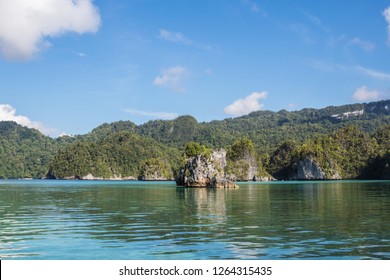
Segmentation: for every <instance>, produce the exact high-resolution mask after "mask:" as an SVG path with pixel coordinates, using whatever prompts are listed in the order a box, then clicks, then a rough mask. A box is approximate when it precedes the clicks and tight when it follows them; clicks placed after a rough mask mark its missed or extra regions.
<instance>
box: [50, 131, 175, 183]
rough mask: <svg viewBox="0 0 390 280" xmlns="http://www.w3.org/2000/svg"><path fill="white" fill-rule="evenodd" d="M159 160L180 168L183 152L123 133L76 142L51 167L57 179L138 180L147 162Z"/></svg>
mask: <svg viewBox="0 0 390 280" xmlns="http://www.w3.org/2000/svg"><path fill="white" fill-rule="evenodd" d="M152 158H158V159H162V160H164V161H166V162H167V163H169V165H170V166H173V167H177V164H178V161H179V152H178V150H176V149H172V148H169V147H166V146H164V145H163V144H161V143H158V142H156V141H155V140H153V139H151V138H149V137H141V136H139V135H137V134H134V133H131V132H127V131H120V132H116V133H113V134H109V135H108V136H107V137H104V138H103V139H101V140H99V141H97V142H76V143H73V144H70V145H68V146H67V147H66V148H65V149H63V150H61V151H60V152H59V153H58V154H57V155H55V156H54V159H53V160H52V162H51V165H50V171H49V174H50V176H51V177H54V178H66V177H71V178H83V177H84V176H87V175H88V174H91V175H93V176H94V177H98V178H115V177H118V178H138V177H139V176H142V175H143V174H142V172H144V171H145V170H143V171H142V166H143V165H145V161H147V160H150V159H152Z"/></svg>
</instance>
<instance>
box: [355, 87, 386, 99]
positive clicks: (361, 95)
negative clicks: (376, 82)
mask: <svg viewBox="0 0 390 280" xmlns="http://www.w3.org/2000/svg"><path fill="white" fill-rule="evenodd" d="M352 98H353V100H356V101H371V100H379V99H380V98H381V93H380V92H379V91H376V90H370V89H368V88H367V87H366V86H362V87H360V88H358V89H356V91H355V93H354V94H353V96H352Z"/></svg>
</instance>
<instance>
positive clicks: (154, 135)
mask: <svg viewBox="0 0 390 280" xmlns="http://www.w3.org/2000/svg"><path fill="white" fill-rule="evenodd" d="M389 131H390V100H386V101H380V102H372V103H368V104H353V105H345V106H337V107H336V106H332V107H327V108H324V109H320V110H317V109H303V110H300V111H294V112H288V111H285V110H282V111H279V112H271V111H257V112H253V113H251V114H249V115H246V116H242V117H238V118H233V119H225V120H222V121H212V122H208V123H198V122H197V121H196V119H194V118H193V117H191V116H181V117H178V118H177V119H175V120H169V121H162V120H157V121H150V122H147V123H145V124H143V125H139V126H137V125H135V124H134V123H132V122H130V121H119V122H114V123H110V124H103V125H101V126H99V127H97V128H95V129H94V130H92V131H91V132H90V133H88V134H85V135H78V136H74V137H69V136H67V137H59V138H57V139H52V138H50V137H46V136H44V135H42V134H41V133H40V132H39V131H37V130H35V129H28V128H26V127H22V126H20V125H18V124H16V123H13V122H0V178H43V177H46V176H48V175H49V176H51V177H55V178H65V177H74V178H82V177H84V176H86V175H88V174H92V175H94V176H95V177H101V178H110V177H115V176H117V177H119V176H122V177H135V178H137V177H138V176H141V175H142V174H144V173H143V172H145V171H147V170H146V169H145V168H147V169H149V170H150V171H152V169H153V166H154V167H158V168H162V169H167V170H169V172H168V171H167V170H165V171H166V172H165V171H164V174H171V173H170V172H172V173H173V174H174V173H175V172H177V170H178V168H179V165H180V162H181V157H180V155H185V156H186V157H189V156H194V155H197V154H204V155H205V154H209V153H210V152H211V148H225V149H226V150H227V157H228V165H229V168H231V169H235V170H238V169H242V171H243V172H242V174H244V173H245V174H246V171H247V170H248V168H250V167H248V166H247V162H248V159H249V158H250V159H251V160H252V159H253V160H252V162H253V161H255V163H254V166H256V168H257V170H258V171H259V172H260V173H262V174H263V175H266V174H268V173H267V172H269V173H270V174H272V175H273V176H275V177H276V178H278V179H288V176H289V175H290V174H291V172H293V171H294V170H295V168H296V165H297V163H298V162H299V161H300V160H302V159H304V158H307V157H309V158H311V159H312V160H314V161H315V162H316V163H318V165H319V166H321V169H322V170H323V171H324V172H325V173H326V174H327V176H328V177H331V176H332V174H333V175H334V174H335V172H338V173H339V174H340V176H341V177H342V178H357V177H359V178H388V177H390V176H389V169H390V167H389V164H390V140H389V139H390V132H389ZM163 163H164V164H163ZM165 163H166V164H165ZM162 172H163V171H162ZM238 173H239V172H238ZM258 176H260V175H258Z"/></svg>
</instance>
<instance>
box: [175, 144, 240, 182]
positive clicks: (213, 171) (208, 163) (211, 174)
mask: <svg viewBox="0 0 390 280" xmlns="http://www.w3.org/2000/svg"><path fill="white" fill-rule="evenodd" d="M225 167H226V151H225V150H224V149H219V150H214V151H213V152H212V153H211V155H210V156H209V157H206V156H204V155H198V156H195V157H191V158H189V159H188V160H187V162H186V164H185V166H184V167H183V168H181V169H180V172H179V175H178V176H177V177H176V184H177V185H178V186H185V187H209V188H238V186H237V185H236V184H234V183H233V182H231V181H230V180H228V179H227V178H226V177H225V171H224V169H225Z"/></svg>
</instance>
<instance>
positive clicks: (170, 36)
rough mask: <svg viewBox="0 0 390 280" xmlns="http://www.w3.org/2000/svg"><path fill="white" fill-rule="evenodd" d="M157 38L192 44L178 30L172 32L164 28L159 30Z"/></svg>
mask: <svg viewBox="0 0 390 280" xmlns="http://www.w3.org/2000/svg"><path fill="white" fill-rule="evenodd" d="M159 38H161V39H164V40H167V41H170V42H173V43H182V44H185V45H192V44H193V43H194V42H193V41H191V40H190V39H188V38H186V37H185V36H184V35H183V34H182V33H180V32H172V31H168V30H165V29H160V30H159Z"/></svg>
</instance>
